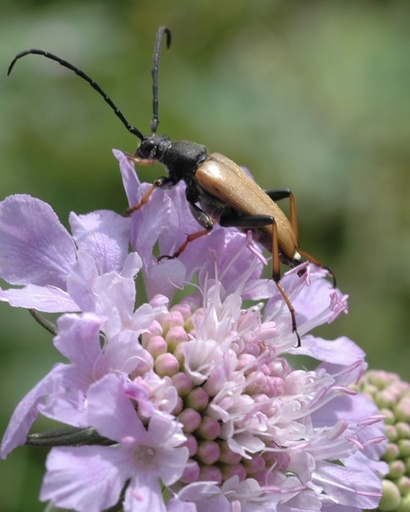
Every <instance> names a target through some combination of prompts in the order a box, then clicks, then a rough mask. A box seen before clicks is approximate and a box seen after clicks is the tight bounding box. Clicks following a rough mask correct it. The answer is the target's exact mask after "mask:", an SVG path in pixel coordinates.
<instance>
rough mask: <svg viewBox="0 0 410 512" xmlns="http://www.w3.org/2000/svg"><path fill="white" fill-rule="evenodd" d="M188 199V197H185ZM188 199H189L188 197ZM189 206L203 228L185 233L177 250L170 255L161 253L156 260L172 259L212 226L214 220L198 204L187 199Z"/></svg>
mask: <svg viewBox="0 0 410 512" xmlns="http://www.w3.org/2000/svg"><path fill="white" fill-rule="evenodd" d="M187 199H188V197H187ZM188 200H189V199H188ZM189 208H190V210H191V212H192V215H193V216H194V217H195V219H196V220H197V222H198V224H200V225H201V226H203V227H204V229H201V230H200V231H196V232H195V233H191V234H190V235H187V237H186V240H185V242H184V243H183V244H182V245H181V246H180V247H179V248H178V250H177V251H175V252H174V254H171V255H163V256H160V257H159V258H158V261H161V260H162V259H173V258H177V257H178V256H179V255H180V254H181V253H182V252H184V251H185V249H186V248H187V246H188V244H189V243H191V242H193V241H194V240H196V239H197V238H200V237H201V236H205V235H207V234H208V233H209V232H210V231H211V229H212V228H213V226H214V221H213V220H212V218H211V217H210V216H209V215H208V214H207V213H205V212H204V211H203V210H201V208H199V206H197V205H196V204H195V203H193V202H191V201H189Z"/></svg>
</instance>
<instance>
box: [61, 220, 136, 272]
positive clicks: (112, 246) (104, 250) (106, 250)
mask: <svg viewBox="0 0 410 512" xmlns="http://www.w3.org/2000/svg"><path fill="white" fill-rule="evenodd" d="M69 220H70V225H71V230H72V233H73V238H74V240H75V242H76V244H77V247H78V249H79V250H83V251H85V252H87V253H88V254H89V255H90V256H92V257H93V259H94V261H95V263H96V266H97V269H98V273H99V274H105V273H107V272H110V271H112V270H116V271H120V270H121V269H122V266H123V264H124V261H125V259H126V257H127V256H128V245H129V240H130V232H131V221H130V219H127V218H125V217H122V216H121V215H118V214H117V213H114V212H112V211H109V210H101V211H96V212H92V213H89V214H88V215H76V214H75V213H71V214H70V219H69Z"/></svg>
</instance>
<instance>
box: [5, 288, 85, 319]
mask: <svg viewBox="0 0 410 512" xmlns="http://www.w3.org/2000/svg"><path fill="white" fill-rule="evenodd" d="M0 301H2V302H8V303H9V304H10V306H13V307H17V308H32V309H36V310H37V311H43V312H45V313H63V312H64V313H71V312H74V311H79V309H80V308H79V306H78V305H77V304H76V302H74V300H73V299H72V298H71V297H70V296H69V294H68V293H67V292H65V291H63V290H61V289H60V288H55V287H54V286H37V285H35V284H28V285H27V286H25V287H24V288H18V289H12V288H11V289H9V290H2V289H1V288H0Z"/></svg>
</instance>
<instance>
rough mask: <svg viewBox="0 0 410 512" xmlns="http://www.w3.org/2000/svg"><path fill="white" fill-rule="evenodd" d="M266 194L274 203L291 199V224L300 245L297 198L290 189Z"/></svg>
mask: <svg viewBox="0 0 410 512" xmlns="http://www.w3.org/2000/svg"><path fill="white" fill-rule="evenodd" d="M265 194H267V195H268V196H269V197H270V198H271V199H272V201H275V202H277V201H280V200H281V199H287V198H289V210H290V211H289V214H290V215H289V216H290V224H291V226H292V229H293V232H294V234H295V237H296V240H297V242H298V245H299V234H298V231H299V230H298V221H297V218H296V202H295V196H294V195H293V193H292V191H291V190H290V189H288V188H275V189H271V190H265Z"/></svg>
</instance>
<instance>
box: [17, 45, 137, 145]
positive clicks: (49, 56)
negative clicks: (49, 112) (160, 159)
mask: <svg viewBox="0 0 410 512" xmlns="http://www.w3.org/2000/svg"><path fill="white" fill-rule="evenodd" d="M29 54H34V55H42V56H43V57H46V58H47V59H51V60H54V61H56V62H58V63H59V64H60V65H61V66H64V67H65V68H68V69H70V70H71V71H74V73H75V74H76V75H78V76H79V77H80V78H82V79H83V80H85V81H86V82H88V83H89V85H91V87H92V88H93V89H94V90H96V91H97V92H98V94H99V95H100V96H102V97H103V98H104V100H105V102H106V103H108V105H109V106H110V107H111V109H112V110H113V111H114V114H115V115H116V116H117V117H118V118H119V119H120V121H121V122H122V124H123V125H124V126H125V128H127V130H128V131H129V132H130V133H132V134H133V135H136V136H137V137H138V138H139V139H140V140H141V141H142V140H143V139H144V135H143V134H142V133H141V132H140V131H139V130H138V128H136V127H135V126H133V125H132V124H130V123H129V122H128V121H127V119H126V118H125V116H124V114H123V113H122V112H121V110H120V109H119V108H118V107H117V105H116V104H115V103H114V102H113V101H112V99H111V98H110V97H109V96H108V94H106V93H105V92H104V91H103V89H101V87H100V86H99V85H98V84H97V82H95V81H94V80H93V79H92V78H90V77H89V76H88V75H86V74H85V73H84V71H81V69H79V68H77V67H75V66H73V64H71V63H70V62H68V61H66V60H64V59H62V58H61V57H58V56H57V55H54V54H53V53H50V52H46V51H44V50H38V49H36V48H32V49H31V50H24V51H23V52H20V53H18V54H17V55H16V56H15V57H14V59H13V60H12V61H11V63H10V66H9V69H8V71H7V75H9V74H10V73H11V71H12V69H13V67H14V65H15V63H16V62H17V61H18V60H19V59H21V58H22V57H24V56H25V55H29Z"/></svg>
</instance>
